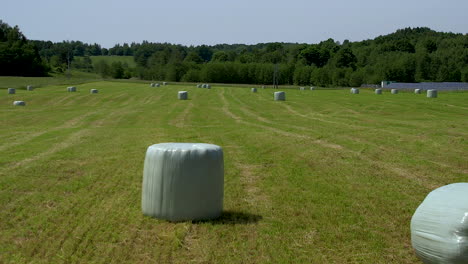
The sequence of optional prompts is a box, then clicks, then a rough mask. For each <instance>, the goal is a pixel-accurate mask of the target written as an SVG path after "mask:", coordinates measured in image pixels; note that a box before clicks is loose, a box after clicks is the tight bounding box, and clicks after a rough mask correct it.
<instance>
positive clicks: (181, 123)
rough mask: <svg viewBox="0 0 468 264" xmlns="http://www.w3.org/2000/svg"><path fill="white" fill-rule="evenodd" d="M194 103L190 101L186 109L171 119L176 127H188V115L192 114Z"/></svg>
mask: <svg viewBox="0 0 468 264" xmlns="http://www.w3.org/2000/svg"><path fill="white" fill-rule="evenodd" d="M193 106H194V105H193V103H192V102H190V103H189V104H187V105H186V106H185V109H184V111H182V112H180V114H179V115H178V116H177V117H176V118H174V119H173V120H171V122H170V124H171V125H173V126H175V127H178V128H183V127H187V126H188V125H187V121H188V120H187V117H188V115H189V114H190V111H191V110H192V108H193Z"/></svg>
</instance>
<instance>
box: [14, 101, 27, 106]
mask: <svg viewBox="0 0 468 264" xmlns="http://www.w3.org/2000/svg"><path fill="white" fill-rule="evenodd" d="M13 105H19V106H25V105H26V103H25V102H24V101H14V102H13Z"/></svg>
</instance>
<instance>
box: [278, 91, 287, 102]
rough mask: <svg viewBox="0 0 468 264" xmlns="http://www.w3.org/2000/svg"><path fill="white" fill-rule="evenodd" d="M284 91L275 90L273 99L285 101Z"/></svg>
mask: <svg viewBox="0 0 468 264" xmlns="http://www.w3.org/2000/svg"><path fill="white" fill-rule="evenodd" d="M285 100H286V93H285V92H275V101H285Z"/></svg>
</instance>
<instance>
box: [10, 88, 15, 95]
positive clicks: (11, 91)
mask: <svg viewBox="0 0 468 264" xmlns="http://www.w3.org/2000/svg"><path fill="white" fill-rule="evenodd" d="M15 93H16V89H15V88H8V94H15Z"/></svg>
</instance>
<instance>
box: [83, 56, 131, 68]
mask: <svg viewBox="0 0 468 264" xmlns="http://www.w3.org/2000/svg"><path fill="white" fill-rule="evenodd" d="M90 58H91V61H92V62H93V64H94V63H96V62H98V61H100V60H103V61H105V62H107V63H108V64H111V63H113V62H116V61H120V62H122V63H127V64H128V66H129V67H135V66H136V63H135V60H133V56H90Z"/></svg>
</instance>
